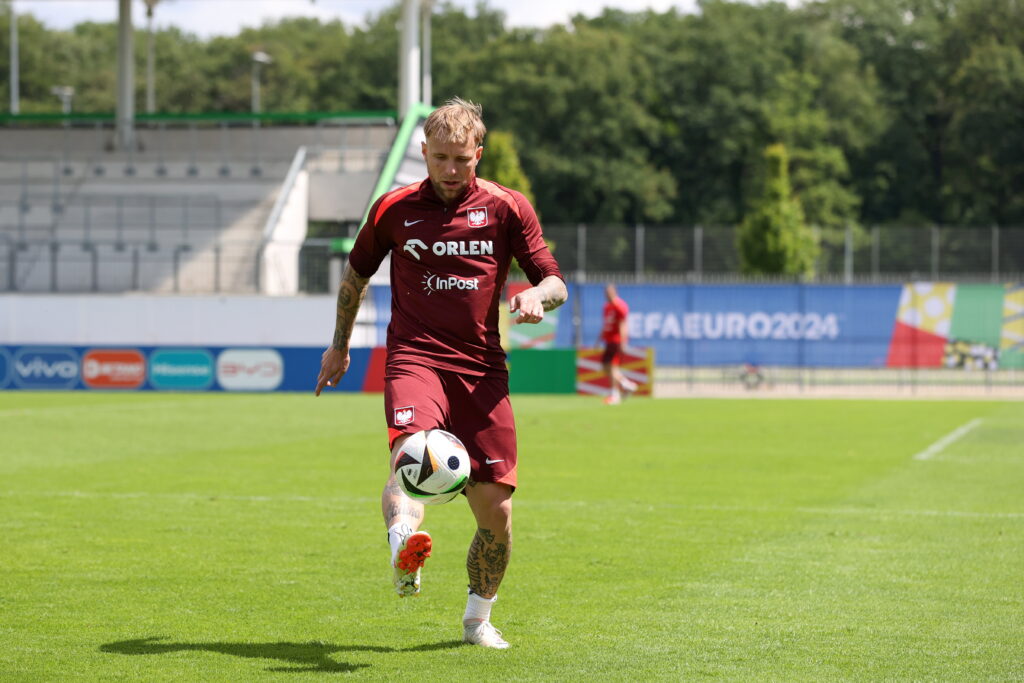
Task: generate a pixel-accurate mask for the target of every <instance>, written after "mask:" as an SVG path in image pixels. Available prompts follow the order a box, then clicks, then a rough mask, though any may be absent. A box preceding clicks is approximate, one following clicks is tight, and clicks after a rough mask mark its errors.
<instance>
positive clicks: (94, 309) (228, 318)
mask: <svg viewBox="0 0 1024 683" xmlns="http://www.w3.org/2000/svg"><path fill="white" fill-rule="evenodd" d="M375 317H376V316H375V311H374V307H373V301H372V297H370V296H367V297H366V299H365V300H364V302H363V305H362V308H361V309H360V311H359V318H358V319H357V321H356V330H355V332H354V333H353V340H352V345H353V346H375V345H376V340H377V335H376V330H375V328H374V325H373V324H372V323H373V320H374V319H375ZM334 320H335V298H334V297H333V296H301V297H259V296H153V295H135V294H125V295H96V296H51V295H31V294H14V295H3V296H0V344H9V345H25V344H57V345H68V346H75V345H96V344H109V345H123V346H127V345H132V346H236V345H237V346H253V345H260V346H264V345H265V346H324V347H326V346H327V344H328V343H329V342H330V341H331V336H332V335H333V334H334Z"/></svg>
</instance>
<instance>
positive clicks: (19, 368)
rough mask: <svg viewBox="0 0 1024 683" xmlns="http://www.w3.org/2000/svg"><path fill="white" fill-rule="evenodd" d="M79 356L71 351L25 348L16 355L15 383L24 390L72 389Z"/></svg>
mask: <svg viewBox="0 0 1024 683" xmlns="http://www.w3.org/2000/svg"><path fill="white" fill-rule="evenodd" d="M77 382H78V356H77V355H76V354H75V352H74V351H72V350H71V349H42V348H31V347H29V348H24V349H21V350H19V351H18V352H17V353H15V354H14V383H15V384H17V385H18V386H19V387H21V388H22V389H71V388H73V387H74V386H75V384H76V383H77Z"/></svg>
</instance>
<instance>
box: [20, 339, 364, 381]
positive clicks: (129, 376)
mask: <svg viewBox="0 0 1024 683" xmlns="http://www.w3.org/2000/svg"><path fill="white" fill-rule="evenodd" d="M373 351H374V349H370V348H360V349H352V350H351V352H350V357H351V364H350V366H349V370H348V372H347V373H346V374H345V376H344V377H343V378H342V380H341V382H340V383H339V385H338V386H337V387H334V388H333V391H363V390H364V388H365V385H366V382H367V375H368V373H369V371H370V358H371V355H372V354H373ZM322 354H323V349H322V348H301V347H291V348H270V347H224V346H217V347H205V348H199V347H186V348H177V347H173V348H172V347H153V346H138V347H117V346H103V347H89V346H70V347H58V346H0V389H33V390H61V389H65V390H79V389H92V390H102V391H126V390H137V391H299V392H305V391H308V392H312V391H313V390H314V389H315V387H316V379H317V375H318V374H319V373H320V357H321V355H322Z"/></svg>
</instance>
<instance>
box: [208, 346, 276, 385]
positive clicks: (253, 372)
mask: <svg viewBox="0 0 1024 683" xmlns="http://www.w3.org/2000/svg"><path fill="white" fill-rule="evenodd" d="M283 379H284V361H282V360H281V354H279V353H278V352H277V351H275V350H274V349H227V350H225V351H224V352H222V353H221V354H220V355H219V356H218V357H217V381H218V382H220V385H221V386H222V387H224V388H225V389H227V390H228V391H273V390H274V389H276V388H277V387H278V386H280V384H281V381H282V380H283Z"/></svg>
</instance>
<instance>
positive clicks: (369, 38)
mask: <svg viewBox="0 0 1024 683" xmlns="http://www.w3.org/2000/svg"><path fill="white" fill-rule="evenodd" d="M23 5H24V6H23V7H21V6H19V9H21V13H20V14H19V35H20V41H19V42H20V46H21V50H20V57H21V88H20V90H21V109H22V111H23V112H25V113H32V112H44V111H49V112H53V111H56V110H57V108H58V106H59V103H58V100H57V98H55V97H54V96H53V95H52V94H51V93H50V89H51V88H52V87H53V86H54V85H71V86H73V87H74V88H75V92H76V94H75V98H74V110H75V111H76V112H111V111H113V109H114V98H115V93H116V82H117V78H116V63H115V62H116V55H115V52H116V33H117V31H116V26H115V25H114V24H112V23H111V24H97V23H88V22H87V23H83V24H80V25H78V26H76V27H74V28H73V29H71V30H68V31H55V30H50V29H47V28H45V27H43V26H42V25H40V24H39V22H38V21H36V20H35V19H34V18H33V16H32V14H31V12H32V8H33V6H32V3H23ZM6 7H7V4H6V3H0V73H3V74H4V75H5V76H6V74H7V72H8V55H9V50H8V40H9V31H8V27H9V15H8V14H7V12H6V11H3V10H5V9H6ZM157 11H158V12H159V9H158V10H157ZM399 14H400V12H399V4H398V2H397V0H396V1H394V2H391V3H385V4H382V6H381V8H380V9H379V11H377V12H376V13H375V14H372V15H370V16H369V17H368V18H367V20H366V22H365V24H363V25H360V26H346V25H344V24H343V23H341V22H337V21H334V22H327V23H325V22H321V21H319V20H317V19H309V18H291V19H282V20H280V21H276V22H268V23H266V24H264V25H263V26H260V27H258V28H249V29H245V30H243V31H242V32H241V33H240V34H239V35H237V36H222V37H217V38H212V39H209V40H201V39H199V38H197V37H196V36H193V35H188V34H184V33H182V32H180V31H178V30H175V29H162V30H159V31H157V32H156V34H155V41H156V70H157V74H156V95H157V105H158V109H159V110H160V111H162V112H174V113H180V112H200V111H224V112H245V111H248V109H249V106H250V85H249V78H250V74H251V68H252V64H251V59H250V57H251V54H252V52H253V51H255V50H257V49H262V50H264V51H266V52H268V53H269V54H271V55H272V57H273V59H274V62H273V63H272V64H270V65H267V66H265V67H263V68H262V71H261V81H262V85H263V88H262V103H263V108H264V110H266V111H332V110H333V111H341V110H381V109H394V108H395V106H396V98H397V70H396V60H397V52H398V32H397V31H396V30H395V26H396V23H397V22H398V20H399ZM146 48H147V40H146V32H145V31H144V30H139V31H137V32H136V35H135V65H136V94H137V102H142V101H143V96H144V92H145V86H146V84H145V56H146ZM432 54H433V64H432V73H433V83H434V100H435V101H436V102H440V101H444V99H446V98H448V97H450V96H452V95H456V94H457V95H462V96H466V97H470V98H472V99H475V100H478V101H480V102H482V103H483V104H484V106H485V111H486V113H487V119H488V120H487V122H488V125H489V127H491V128H494V129H496V130H502V131H506V132H508V133H510V134H513V135H514V136H515V139H516V140H517V142H518V143H519V155H520V158H521V163H522V167H523V170H524V172H525V173H526V175H527V176H528V177H529V178H530V179H531V180H532V181H533V183H532V187H533V190H534V192H535V193H536V205H537V208H538V210H539V211H541V212H542V213H543V214H544V216H545V218H546V220H547V221H549V222H553V223H576V222H587V223H591V224H611V223H636V222H644V223H648V224H656V223H668V224H686V225H694V224H702V225H708V226H711V225H727V224H735V223H737V222H739V221H741V220H742V219H743V216H744V215H745V213H746V209H747V207H748V206H750V204H751V203H752V201H753V198H755V197H757V196H758V193H759V192H760V185H759V179H760V178H762V177H763V169H762V167H763V164H764V160H763V156H762V150H764V148H765V147H767V146H768V145H770V144H773V143H775V142H781V143H783V144H784V145H785V146H786V148H787V150H788V151H789V155H790V173H791V175H790V178H791V182H792V190H793V193H794V194H795V195H796V196H798V197H799V198H800V201H801V204H802V206H803V210H804V212H805V218H806V221H807V222H808V223H809V224H810V225H813V226H816V227H818V228H820V229H822V230H825V231H834V230H839V229H842V228H843V226H845V225H848V224H852V225H858V224H860V225H871V224H878V223H894V222H910V223H935V224H943V223H951V224H963V225H979V226H989V225H991V224H993V223H995V224H1000V225H1012V224H1021V223H1024V198H1022V197H1024V195H1022V193H1021V192H1020V191H1019V188H1020V187H1021V186H1022V185H1024V155H1021V154H1020V153H1019V150H1021V149H1024V139H1022V133H1021V131H1022V130H1024V122H1022V120H1021V112H1022V111H1024V106H1022V102H1021V97H1022V95H1021V93H1022V92H1024V87H1022V83H1024V4H1022V3H1021V2H1016V1H1014V2H1007V0H821V1H820V2H814V3H804V4H803V6H800V7H793V8H790V7H788V6H787V4H785V3H781V2H768V3H750V2H740V1H738V0H703V1H702V2H700V3H699V8H698V10H697V11H696V12H694V13H692V14H684V13H682V12H680V11H678V10H669V11H666V12H654V11H644V12H636V13H630V12H623V11H620V10H605V11H604V12H603V13H602V14H601V15H599V16H596V17H594V18H591V19H587V18H585V17H583V16H576V17H575V18H574V19H573V21H572V23H571V26H569V27H564V26H552V27H549V28H544V29H521V28H520V29H512V28H508V27H506V25H505V18H504V15H503V14H502V13H501V12H500V11H497V10H495V9H493V8H491V7H490V6H489V5H488V4H487V2H485V1H481V2H478V3H477V4H476V5H475V7H473V8H472V9H471V10H466V9H464V8H462V7H461V6H456V5H454V4H453V3H451V2H442V3H439V4H438V5H436V6H435V13H434V20H433V53H432ZM8 93H9V85H8V84H7V82H6V79H0V94H2V95H3V96H4V97H5V98H6V97H7V95H8Z"/></svg>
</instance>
